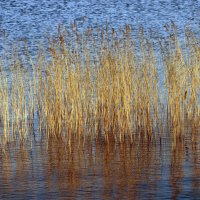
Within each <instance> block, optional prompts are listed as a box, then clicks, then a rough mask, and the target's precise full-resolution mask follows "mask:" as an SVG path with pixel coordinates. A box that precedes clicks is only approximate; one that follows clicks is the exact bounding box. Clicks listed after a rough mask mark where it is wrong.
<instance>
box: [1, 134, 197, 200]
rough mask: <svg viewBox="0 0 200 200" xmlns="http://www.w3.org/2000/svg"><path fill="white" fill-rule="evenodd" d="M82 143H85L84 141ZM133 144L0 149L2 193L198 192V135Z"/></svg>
mask: <svg viewBox="0 0 200 200" xmlns="http://www.w3.org/2000/svg"><path fill="white" fill-rule="evenodd" d="M83 144H84V145H83ZM169 144H171V142H170V141H169V139H166V138H164V139H163V140H162V142H160V141H148V140H145V139H141V140H139V139H137V140H135V141H134V142H133V143H132V144H129V143H124V144H105V143H104V142H91V141H89V139H88V141H85V143H82V142H78V141H77V140H74V141H73V142H72V144H71V146H70V148H69V146H68V145H67V144H65V143H64V142H63V141H62V140H59V139H58V140H56V141H55V140H52V139H49V142H48V145H47V146H45V145H44V144H43V143H42V142H35V143H34V144H33V148H30V146H29V145H28V144H24V145H21V146H19V147H18V146H14V145H10V146H9V145H8V146H7V148H6V149H4V151H5V152H4V151H3V150H2V151H1V155H0V156H1V157H0V158H1V162H0V198H6V199H7V198H15V199H17V198H21V197H23V198H29V199H30V198H33V199H34V198H35V197H37V198H39V199H40V198H41V199H47V198H48V199H49V198H50V199H53V198H55V197H56V198H58V197H69V198H83V199H88V198H91V199H109V198H118V199H122V198H123V199H132V198H133V197H134V198H135V199H139V198H141V199H144V198H148V199H160V198H172V199H177V198H179V197H194V198H195V197H198V195H199V190H200V176H199V175H200V158H199V155H200V154H199V153H200V138H199V136H198V135H197V134H196V133H193V134H189V133H188V134H187V135H186V136H185V138H184V139H181V140H177V141H176V145H174V146H173V145H172V146H170V145H169Z"/></svg>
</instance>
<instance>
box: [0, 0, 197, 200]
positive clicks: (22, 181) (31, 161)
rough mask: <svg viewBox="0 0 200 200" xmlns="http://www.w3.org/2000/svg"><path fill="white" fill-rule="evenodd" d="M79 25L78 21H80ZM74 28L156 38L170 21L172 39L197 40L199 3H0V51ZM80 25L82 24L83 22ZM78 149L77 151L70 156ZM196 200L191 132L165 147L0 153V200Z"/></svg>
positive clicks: (143, 144)
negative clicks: (187, 35) (191, 36)
mask: <svg viewBox="0 0 200 200" xmlns="http://www.w3.org/2000/svg"><path fill="white" fill-rule="evenodd" d="M85 17H86V18H85ZM73 20H76V21H77V23H78V27H79V28H84V27H85V28H86V27H89V26H94V27H95V26H105V24H106V21H108V23H109V25H111V26H112V27H120V26H124V25H125V24H126V23H127V24H130V25H132V26H133V27H138V26H139V25H141V24H142V25H144V26H145V27H146V28H152V29H154V30H155V31H156V30H157V31H161V32H162V31H164V27H163V26H164V24H165V23H169V22H170V20H173V21H175V23H176V24H177V26H178V27H179V32H181V31H182V30H183V28H184V25H189V26H190V27H191V28H192V29H193V30H194V31H196V32H198V30H199V23H200V1H199V0H189V1H186V0H177V1H175V0H174V1H173V0H169V1H157V0H151V1H150V0H149V1H142V0H141V1H140V0H129V1H128V0H127V1H125V0H122V1H116V0H111V1H105V0H99V1H97V0H90V1H89V0H88V1H86V0H84V1H73V0H69V1H67V0H63V1H54V0H49V1H44V0H43V1H42V0H40V1H39V0H37V1H36V0H35V1H30V0H21V1H14V0H13V1H9V0H7V1H5V0H1V1H0V49H1V51H2V49H3V48H2V47H4V44H3V41H4V38H3V37H4V34H5V33H6V42H7V43H8V44H11V43H13V42H14V41H15V42H16V41H19V40H24V39H26V40H28V42H29V45H30V46H31V48H32V50H34V49H35V48H36V47H37V46H38V42H43V41H44V40H45V38H46V36H48V35H50V34H55V33H56V31H57V28H56V27H57V25H58V24H59V23H61V24H63V25H64V26H66V27H70V22H72V21H73ZM84 20H85V22H84ZM78 147H79V148H78ZM66 197H68V198H69V199H184V198H185V199H200V136H199V135H198V133H197V134H196V133H194V132H193V131H192V130H191V129H188V130H185V138H183V139H182V140H181V141H177V143H176V144H174V143H173V140H172V139H168V138H163V139H162V141H161V142H160V140H159V139H158V140H155V141H151V142H149V141H147V140H145V139H144V140H136V141H135V142H134V144H132V145H130V144H125V145H119V144H116V145H114V144H109V145H106V144H104V143H100V144H99V143H94V142H86V143H85V145H84V146H83V145H82V143H81V144H78V142H77V141H74V143H73V144H72V147H71V148H69V147H68V146H67V145H66V144H65V143H63V142H61V141H55V140H54V141H49V143H48V146H46V143H45V142H44V141H39V140H37V141H34V142H32V143H27V144H24V145H21V146H15V145H14V144H12V145H9V146H6V147H5V148H4V149H0V199H66Z"/></svg>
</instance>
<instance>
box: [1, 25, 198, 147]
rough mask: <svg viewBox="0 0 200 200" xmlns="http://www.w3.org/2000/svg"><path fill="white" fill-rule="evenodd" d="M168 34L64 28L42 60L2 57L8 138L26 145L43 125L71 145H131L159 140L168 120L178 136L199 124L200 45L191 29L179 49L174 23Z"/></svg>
mask: <svg viewBox="0 0 200 200" xmlns="http://www.w3.org/2000/svg"><path fill="white" fill-rule="evenodd" d="M168 29H170V30H171V31H172V32H173V34H171V32H170V33H169V35H170V37H167V38H164V39H160V40H158V39H157V40H156V39H155V38H154V37H153V36H152V35H151V34H150V35H149V34H147V33H145V31H144V29H143V28H141V29H140V31H139V33H138V34H137V36H136V37H133V36H132V30H131V27H130V26H126V27H125V28H124V29H122V30H114V29H109V28H108V26H106V28H105V29H103V28H102V29H99V28H98V29H93V28H90V29H88V30H87V31H83V32H79V31H78V29H77V27H76V24H74V26H73V29H72V30H71V31H70V30H65V29H62V28H61V27H60V26H59V28H58V37H57V38H50V39H49V44H48V49H46V50H45V49H42V48H41V50H40V52H39V53H38V56H37V59H36V61H35V60H34V59H32V58H31V55H30V53H29V52H28V48H25V49H26V51H25V54H26V56H25V58H26V59H25V60H23V59H21V57H20V55H18V52H16V51H14V53H13V56H11V57H9V58H4V57H3V56H2V59H1V60H2V62H1V72H0V75H1V81H0V100H1V102H2V103H1V107H0V119H1V130H2V132H1V133H0V134H1V135H2V137H3V141H4V142H5V141H6V142H7V141H10V140H14V141H16V140H17V139H19V140H20V141H23V140H24V139H26V138H27V136H28V135H29V133H30V135H31V134H32V132H31V131H32V130H33V132H34V133H35V128H38V129H39V131H38V132H40V133H44V134H45V135H46V136H47V137H61V138H65V139H66V141H67V142H68V143H69V144H70V142H71V138H72V137H74V136H76V137H77V138H81V137H83V138H84V137H87V136H92V137H95V138H96V139H98V138H102V137H103V138H104V139H105V140H106V141H107V142H109V141H111V140H113V141H120V142H123V141H124V140H125V139H128V140H129V141H130V142H132V141H133V139H134V138H135V137H137V138H141V137H145V138H152V137H155V131H159V128H160V126H161V125H162V123H163V116H166V118H165V119H164V121H165V122H166V120H167V122H166V123H169V124H170V126H172V127H173V128H174V130H175V131H174V136H175V137H176V136H180V134H181V131H180V130H181V127H182V124H183V123H184V120H185V119H186V118H187V119H189V120H193V121H194V125H195V126H198V125H199V119H200V118H199V114H200V113H199V89H200V86H199V85H200V84H199V83H200V81H199V73H200V70H199V63H200V47H199V43H198V40H197V38H196V37H195V35H194V34H193V33H192V32H191V31H189V30H186V32H185V33H186V36H185V40H186V41H185V42H184V45H185V46H184V45H183V47H181V45H180V44H179V41H178V34H177V33H176V27H175V25H174V24H172V25H171V27H168ZM158 42H159V44H160V50H158V46H157V47H156V45H155V44H157V43H158ZM162 77H165V81H164V85H163V84H161V79H162ZM161 94H165V95H161ZM161 122H162V123H161ZM35 126H36V127H35ZM34 135H35V134H34Z"/></svg>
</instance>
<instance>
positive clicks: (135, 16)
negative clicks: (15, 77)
mask: <svg viewBox="0 0 200 200" xmlns="http://www.w3.org/2000/svg"><path fill="white" fill-rule="evenodd" d="M85 17H86V18H85ZM84 18H85V23H83V21H84ZM74 20H76V21H77V23H78V27H79V28H81V27H83V26H84V27H88V26H94V27H95V26H103V25H105V23H106V21H108V23H109V24H110V25H111V26H112V27H120V26H124V24H125V23H127V24H130V25H132V26H133V27H135V28H136V27H137V26H139V25H141V24H142V25H144V26H145V27H146V28H152V29H155V30H157V31H158V30H159V31H163V30H164V28H163V25H164V24H165V23H169V22H170V20H173V21H175V23H176V24H177V26H178V27H179V28H180V29H182V28H183V27H184V25H190V26H191V27H192V28H194V30H197V29H198V27H199V21H200V1H199V0H189V1H186V0H169V1H166V0H165V1H158V0H146V1H144V0H136V1H135V0H122V1H117V0H110V1H106V0H79V1H78V0H77V1H74V0H63V1H55V0H48V1H46V0H35V1H32V0H21V1H15V0H12V1H11V0H1V1H0V32H1V35H3V33H4V32H6V34H7V40H8V41H9V42H11V41H16V40H22V39H28V41H29V42H30V45H32V46H36V45H37V42H38V41H41V40H42V39H44V37H45V36H48V35H49V34H53V33H55V32H56V27H57V25H58V24H59V23H61V24H63V25H65V26H66V27H69V26H70V22H72V21H74Z"/></svg>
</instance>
